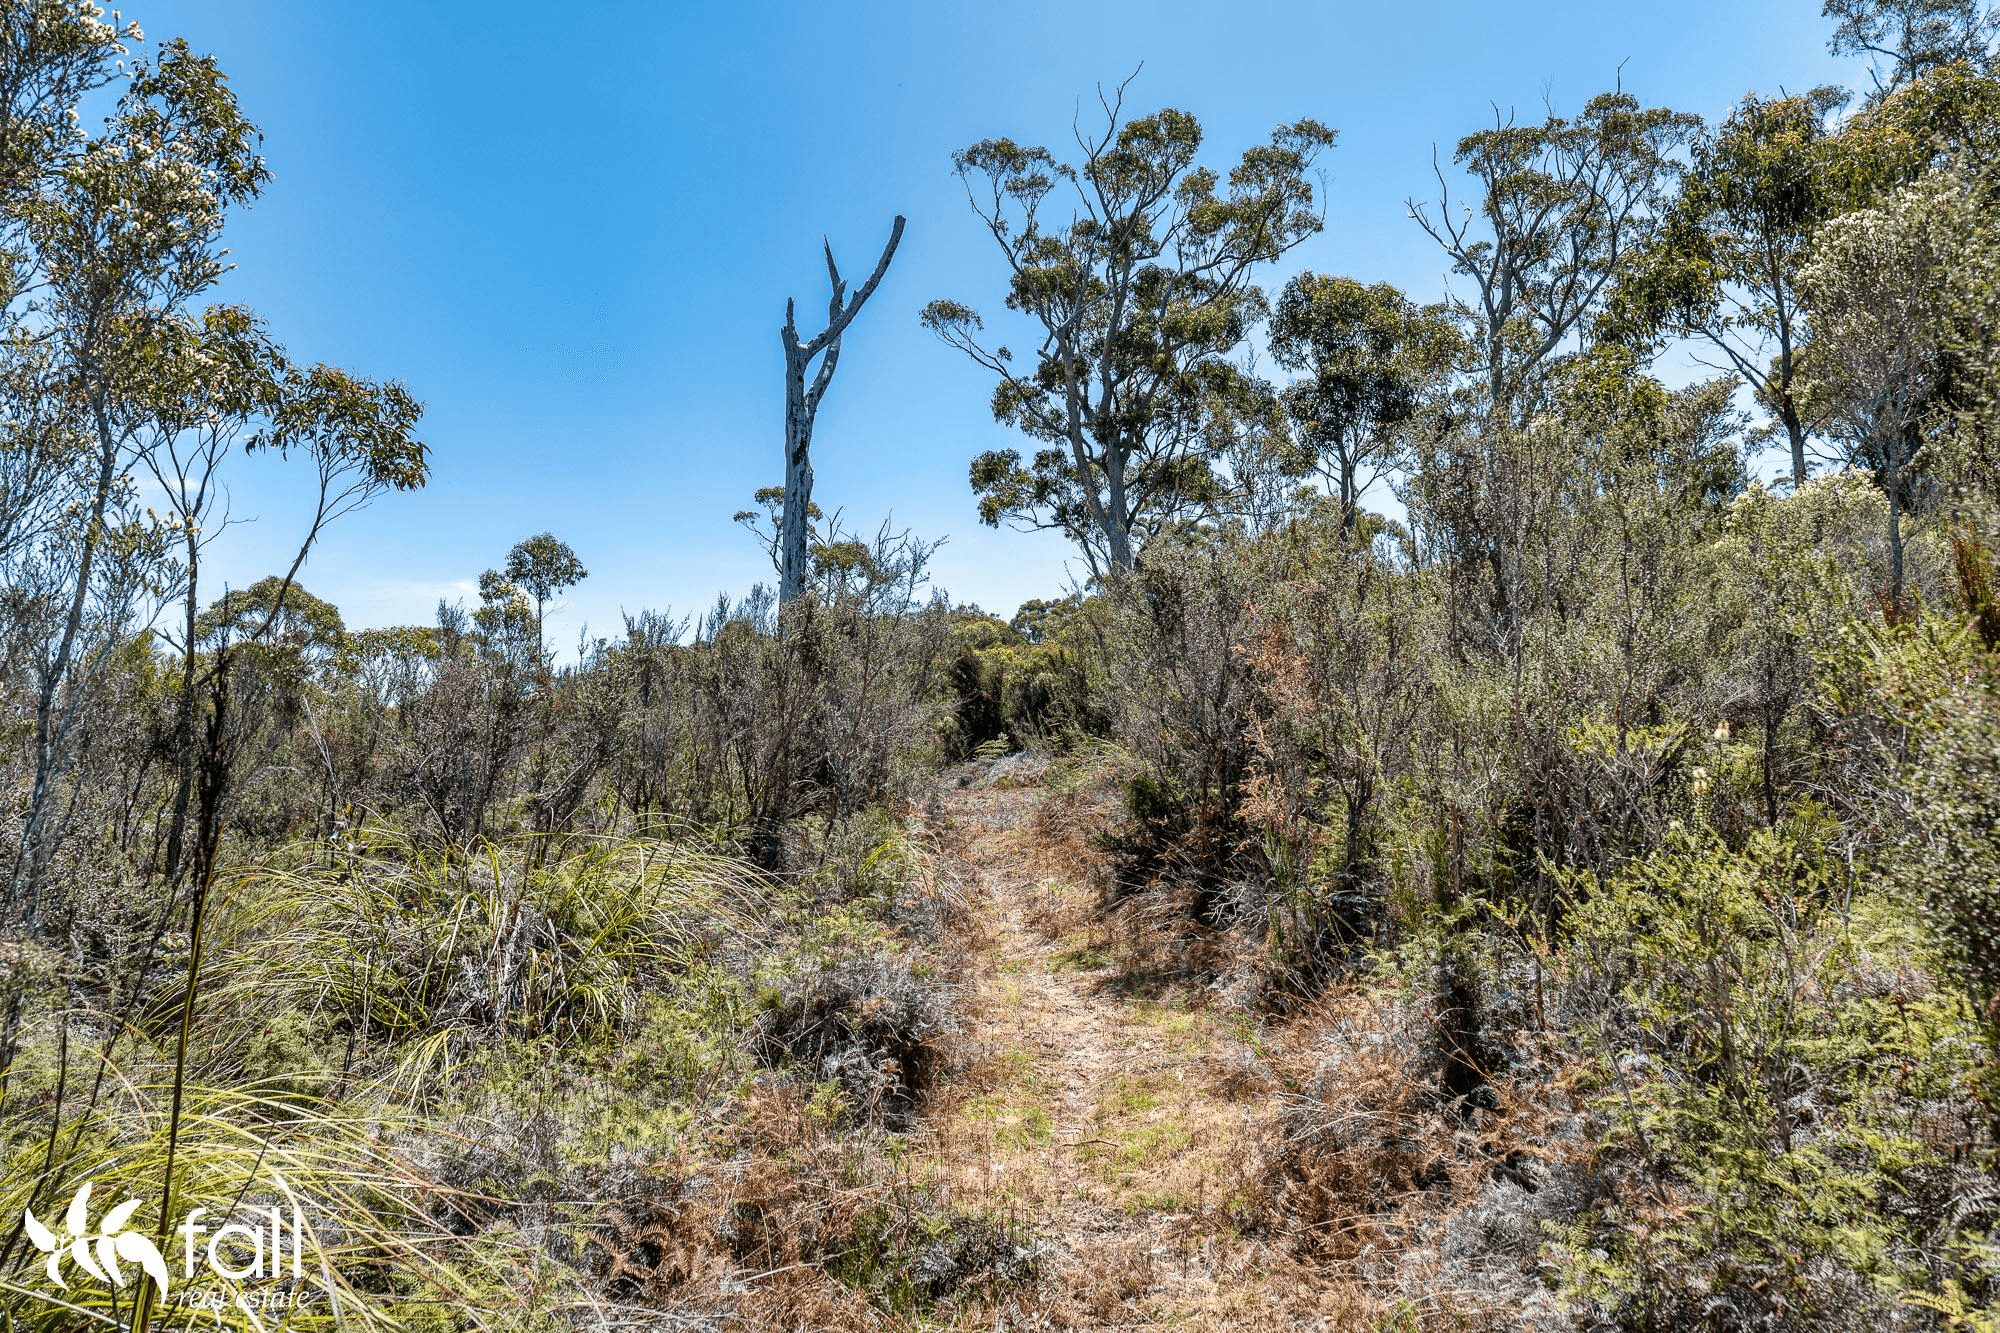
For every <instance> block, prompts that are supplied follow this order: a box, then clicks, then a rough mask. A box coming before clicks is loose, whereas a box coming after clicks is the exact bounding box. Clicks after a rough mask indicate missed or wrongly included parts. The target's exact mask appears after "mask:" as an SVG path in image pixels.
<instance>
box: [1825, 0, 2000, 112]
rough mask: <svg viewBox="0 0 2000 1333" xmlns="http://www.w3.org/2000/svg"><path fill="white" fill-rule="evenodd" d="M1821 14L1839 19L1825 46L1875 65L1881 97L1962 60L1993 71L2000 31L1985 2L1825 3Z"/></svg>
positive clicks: (1854, 0) (1853, 0) (1880, 0)
mask: <svg viewBox="0 0 2000 1333" xmlns="http://www.w3.org/2000/svg"><path fill="white" fill-rule="evenodd" d="M1820 13H1821V15H1822V16H1823V17H1826V18H1830V19H1835V20H1837V23H1836V26H1835V27H1834V30H1833V36H1832V38H1831V39H1830V40H1829V41H1828V42H1827V46H1828V48H1829V49H1830V50H1831V51H1832V52H1833V53H1834V54H1835V55H1837V56H1867V57H1869V58H1870V59H1871V60H1873V61H1874V69H1873V70H1872V71H1871V72H1872V75H1873V77H1874V80H1875V87H1876V90H1877V93H1878V95H1879V94H1880V93H1886V92H1893V91H1895V90H1896V89H1898V88H1901V87H1904V86H1906V85H1907V84H1910V83H1913V82H1915V81H1916V80H1918V79H1920V78H1922V77H1924V75H1926V74H1928V73H1930V72H1931V71H1932V70H1935V69H1938V68H1940V67H1942V66H1945V65H1950V64H1955V63H1958V62H1960V61H1963V62H1964V63H1966V64H1967V65H1970V66H1972V67H1973V68H1975V69H1980V70H1985V69H1987V68H1990V67H1991V65H1992V63H1993V39H1994V37H1995V35H1996V32H1997V31H2000V24H1996V22H1995V18H1994V13H1993V11H1992V9H1990V8H1988V7H1987V6H1986V5H1985V4H1984V3H1982V0H1826V5H1825V7H1824V8H1823V9H1822V10H1821V11H1820ZM1884 64H1886V65H1887V66H1888V77H1887V78H1886V79H1885V78H1884V77H1883V76H1882V67H1883V65H1884Z"/></svg>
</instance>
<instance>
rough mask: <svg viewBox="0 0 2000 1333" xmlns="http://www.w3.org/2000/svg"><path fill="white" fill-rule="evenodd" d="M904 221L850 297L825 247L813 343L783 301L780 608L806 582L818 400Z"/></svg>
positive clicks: (900, 220) (830, 249) (892, 254)
mask: <svg viewBox="0 0 2000 1333" xmlns="http://www.w3.org/2000/svg"><path fill="white" fill-rule="evenodd" d="M903 222H904V219H903V216H902V214H900V213H899V214H897V215H896V222H895V225H894V226H893V227H892V228H891V229H890V231H889V243H888V244H887V245H885V246H883V247H882V257H881V258H880V259H878V260H876V261H875V271H874V272H873V273H871V274H869V275H868V281H867V282H864V283H862V284H861V289H860V290H859V291H857V292H855V293H854V299H853V300H851V301H850V300H846V299H845V298H846V296H847V284H846V283H845V282H843V281H841V277H840V269H839V268H838V267H837V266H835V264H834V262H833V247H832V246H831V245H828V246H827V247H826V273H827V278H828V279H829V280H830V281H831V283H832V285H833V297H832V300H831V301H830V302H829V303H828V309H827V321H826V327H825V328H824V329H822V330H821V331H820V332H819V333H818V334H816V335H815V336H814V337H813V338H812V340H811V341H809V342H804V343H802V342H800V341H799V330H798V323H797V320H796V318H795V315H794V313H793V305H792V302H790V301H786V302H785V327H784V328H783V329H781V330H779V337H780V339H781V340H782V341H783V343H784V346H785V504H784V509H783V512H782V513H781V515H780V517H779V520H778V606H779V609H780V610H782V609H783V608H785V607H787V606H789V605H791V604H792V602H793V601H795V600H797V598H798V596H799V594H800V593H802V592H804V591H805V586H806V574H807V565H806V559H807V551H806V533H807V530H808V522H807V520H808V518H809V516H810V510H811V506H812V487H813V470H812V432H813V420H814V418H815V417H817V416H818V415H819V403H820V399H821V398H823V397H824V396H825V395H826V386H827V385H828V384H830V383H831V382H832V380H833V369H834V367H835V366H836V365H838V364H839V362H840V335H841V334H842V333H844V332H846V330H847V326H848V325H849V324H851V323H853V322H854V317H855V316H856V315H858V314H860V313H861V307H862V306H864V305H866V304H867V303H868V298H869V297H870V296H873V295H874V294H875V288H876V286H877V285H879V284H880V283H881V281H882V275H883V274H885V273H887V272H888V271H889V261H890V260H891V259H893V258H894V257H895V254H896V247H897V245H899V244H901V242H902V239H903ZM822 353H824V354H825V355H824V357H823V358H822V359H821V361H820V364H819V370H818V372H817V373H816V374H814V376H813V382H812V385H811V387H807V385H806V369H807V367H808V366H809V365H810V364H811V363H812V360H813V358H814V357H816V356H820V355H821V354H822Z"/></svg>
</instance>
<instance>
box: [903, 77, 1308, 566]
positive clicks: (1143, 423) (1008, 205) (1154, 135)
mask: <svg viewBox="0 0 2000 1333" xmlns="http://www.w3.org/2000/svg"><path fill="white" fill-rule="evenodd" d="M1128 83H1129V80H1128ZM1123 99H1124V85H1121V86H1120V87H1119V88H1118V89H1117V91H1116V93H1115V94H1114V95H1112V96H1110V97H1103V96H1100V98H1099V104H1100V106H1101V107H1102V109H1103V112H1104V125H1103V127H1102V129H1100V130H1097V131H1095V132H1093V133H1090V134H1088V135H1086V134H1085V133H1084V132H1083V131H1081V130H1080V129H1079V130H1078V132H1077V147H1078V151H1079V154H1080V157H1079V160H1078V161H1077V162H1075V163H1074V164H1072V163H1067V162H1059V161H1058V160H1057V159H1056V157H1055V156H1054V154H1052V153H1051V152H1050V151H1049V150H1048V149H1046V148H1039V147H1025V146H1022V145H1020V144H1017V143H1015V142H1014V141H1012V140H1011V139H984V140H981V141H980V142H979V143H976V144H974V145H972V146H971V147H970V148H966V149H964V150H962V151H960V152H958V153H955V154H954V155H953V157H952V162H953V165H954V167H955V168H956V170H957V173H958V175H959V177H960V179H961V180H963V181H964V183H965V186H966V195H967V198H968V200H969V201H970V202H971V205H972V209H973V212H974V213H975V214H976V215H977V216H978V217H979V220H980V221H981V222H982V223H983V224H985V226H986V229H987V231H988V232H989V233H990V234H991V236H992V237H993V240H994V242H995V244H997V245H998V246H999V249H1000V252H1001V255H1002V256H1003V258H1004V260H1005V262H1006V265H1007V271H1008V285H1007V293H1006V297H1005V303H1006V305H1007V307H1008V309H1010V310H1013V311H1015V312H1016V313H1017V314H1019V315H1020V316H1022V317H1023V319H1024V323H1025V332H1026V336H1027V338H1028V340H1029V342H1028V344H1027V350H1026V351H1025V353H1024V354H1023V355H1022V356H1021V357H1020V358H1019V359H1017V357H1016V354H1015V352H1014V351H1013V349H1012V348H1010V347H1009V346H1008V345H1006V344H1005V343H996V342H992V341H990V340H988V339H987V338H985V337H984V336H983V332H984V327H985V326H984V322H983V320H982V319H981V317H980V315H979V314H978V312H977V311H975V310H974V309H973V308H972V307H970V306H967V305H965V304H962V303H961V302H958V301H954V300H938V301H933V302H931V304H930V305H928V306H927V307H925V309H924V313H923V322H924V324H925V326H926V327H928V328H929V329H931V330H932V331H933V332H934V333H936V334H937V335H938V336H939V337H940V338H941V339H943V340H944V342H945V343H947V344H948V345H950V346H952V347H955V348H957V349H959V350H960V351H961V352H963V353H964V354H965V355H967V356H968V357H970V358H971V359H972V360H973V362H974V363H975V364H977V365H979V366H981V367H983V368H984V369H985V370H987V371H988V372H990V373H991V374H992V375H993V376H994V377H995V379H996V381H997V383H996V384H995V386H994V390H993V397H992V409H993V415H994V418H995V420H997V421H1000V422H1002V423H1003V424H1006V425H1010V426H1013V427H1016V428H1017V429H1019V430H1020V431H1022V432H1023V433H1024V434H1026V435H1027V436H1028V437H1029V438H1030V439H1032V440H1035V441H1037V442H1038V443H1039V444H1040V445H1041V446H1042V447H1041V448H1039V449H1037V450H1036V452H1035V454H1034V455H1033V457H1032V458H1031V459H1026V460H1024V459H1023V458H1022V455H1021V453H1020V451H1019V450H1015V449H998V450H992V451H989V452H987V453H984V454H981V455H980V456H979V457H977V458H975V459H974V460H973V463H972V468H971V481H972V487H973V490H974V491H975V492H976V493H977V495H978V496H979V516H980V519H981V520H982V521H983V522H985V523H987V524H989V525H991V526H994V527H998V526H999V525H1000V524H1001V523H1002V522H1008V523H1012V524H1015V525H1018V526H1021V527H1025V528H1046V529H1054V530H1056V531H1059V532H1062V533H1063V534H1064V535H1066V536H1067V537H1069V539H1070V540H1071V541H1073V542H1075V543H1076V545H1077V547H1078V548H1079V550H1081V552H1082V553H1083V556H1084V559H1085V560H1086V562H1087V563H1088V564H1089V567H1090V571H1091V573H1092V575H1093V576H1095V577H1099V578H1102V577H1104V576H1106V575H1108V574H1111V573H1114V572H1123V571H1128V570H1131V569H1132V568H1133V567H1134V563H1135V560H1136V558H1137V554H1138V550H1139V548H1140V546H1141V545H1142V544H1143V543H1144V541H1145V540H1146V538H1147V537H1149V536H1151V535H1153V534H1155V533H1157V532H1159V531H1161V530H1162V529H1163V528H1165V527H1167V526H1169V525H1171V524H1173V523H1175V522H1177V521H1180V520H1183V519H1186V518H1189V517H1192V516H1199V515H1202V514H1206V513H1210V512H1213V510H1214V509H1215V508H1216V507H1217V505H1218V504H1219V503H1220V501H1221V499H1222V497H1223V493H1224V486H1223V481H1222V478H1220V477H1219V476H1218V475H1217V471H1216V467H1215V464H1216V461H1217V459H1218V458H1220V457H1221V456H1222V454H1223V453H1224V452H1225V451H1226V450H1227V448H1228V447H1229V445H1230V444H1231V442H1233V441H1234V440H1236V439H1238V438H1240V435H1241V429H1240V428H1241V426H1242V423H1243V422H1244V421H1246V420H1249V419H1254V418H1255V417H1256V416H1257V414H1258V413H1259V412H1260V411H1262V410H1263V407H1264V405H1265V403H1266V402H1267V401H1268V397H1269V395H1268V391H1267V390H1265V389H1264V388H1263V386H1261V385H1260V384H1259V383H1258V382H1257V381H1256V379H1255V377H1254V376H1252V375H1250V374H1249V373H1248V372H1247V371H1246V370H1245V369H1244V367H1243V366H1242V365H1241V364H1240V362H1239V360H1238V359H1237V358H1238V353H1239V352H1240V350H1241V349H1242V347H1243V345H1244V341H1245V339H1246V338H1247V337H1248V335H1249V333H1250V330H1251V328H1252V327H1253V326H1254V325H1255V324H1256V323H1257V322H1258V321H1259V320H1260V319H1262V318H1263V317H1264V315H1265V313H1266V302H1265V299H1264V295H1263V292H1262V291H1261V290H1260V289H1259V288H1258V286H1257V284H1256V278H1257V275H1258V273H1259V271H1260V270H1261V269H1262V268H1264V267H1265V266H1267V265H1269V264H1270V263H1271V262H1273V261H1274V260H1276V259H1278V258H1279V257H1280V256H1281V255H1283V254H1285V253H1286V252H1287V251H1289V250H1290V249H1292V247H1294V246H1296V245H1298V244H1299V243H1300V242H1301V241H1304V240H1305V239H1306V238H1307V237H1309V236H1312V235H1313V234H1315V233H1317V232H1318V231H1319V230H1320V228H1321V225H1322V219H1321V214H1320V212H1319V210H1318V209H1317V208H1316V206H1315V203H1314V195H1313V181H1312V167H1313V162H1314V160H1315V159H1316V158H1317V156H1318V155H1319V154H1320V153H1321V152H1323V151H1324V150H1326V149H1327V148H1329V147H1330V146H1331V145H1332V144H1333V141H1334V132H1333V131H1332V130H1330V129H1328V128H1326V127H1325V126H1323V125H1321V124H1319V123H1318V122H1317V121H1312V120H1301V121H1298V122H1297V123H1295V124H1291V125H1282V126H1279V127H1278V129H1277V130H1276V131H1275V132H1274V133H1273V134H1272V136H1271V139H1270V142H1269V143H1267V144H1262V145H1259V146H1257V147H1254V148H1251V149H1249V150H1248V151H1246V152H1245V153H1243V155H1242V156H1241V158H1240V159H1239V160H1238V162H1237V163H1236V165H1235V166H1233V167H1232V168H1231V169H1230V170H1229V172H1228V175H1227V176H1226V177H1225V176H1224V175H1223V174H1222V173H1221V172H1219V171H1217V170H1216V169H1215V168H1212V167H1208V166H1203V165H1200V164H1199V161H1198V158H1199V153H1200V149H1201V143H1202V133H1201V126H1200V125H1199V124H1198V123H1197V122H1196V120H1195V118H1194V117H1193V116H1191V115H1189V114H1187V113H1186V112H1184V111H1177V110H1174V109H1172V108H1167V109H1165V110H1161V111H1159V112H1156V113H1154V114H1153V115H1150V116H1144V117H1140V118H1138V119H1135V120H1131V121H1126V122H1124V123H1120V116H1121V114H1122V107H1123ZM1065 204H1066V205H1067V210H1066V215H1065V208H1064V205H1065Z"/></svg>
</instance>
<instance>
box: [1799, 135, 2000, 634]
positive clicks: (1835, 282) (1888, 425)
mask: <svg viewBox="0 0 2000 1333" xmlns="http://www.w3.org/2000/svg"><path fill="white" fill-rule="evenodd" d="M1983 244H1984V242H1983V238H1982V237H1981V235H1980V232H1979V231H1978V229H1977V228H1976V227H1975V226H1974V224H1973V221H1972V219H1971V218H1970V217H1969V216H1968V213H1967V206H1966V198H1965V189H1964V185H1963V182H1962V181H1959V180H1957V179H1955V178H1954V177H1953V176H1952V175H1950V174H1948V173H1942V172H1941V173H1936V174H1934V175H1932V176H1930V177H1927V178H1926V179H1924V180H1922V181H1919V182H1917V183H1916V184H1914V185H1909V186H1905V187H1904V188H1902V189H1900V190H1898V191H1896V192H1895V193H1894V194H1892V195H1890V196H1889V197H1888V198H1887V199H1886V200H1885V201H1883V203H1882V204H1881V205H1880V206H1879V207H1876V208H1868V209H1857V210H1855V211H1854V212H1851V213H1848V214H1845V215H1843V216H1842V217H1839V218H1836V219H1835V220H1834V221H1832V222H1830V223H1828V224H1827V225H1826V227H1825V228H1824V229H1823V231H1822V234H1821V236H1820V239H1819V242H1818V243H1817V244H1816V245H1815V247H1814V250H1813V257H1812V260H1811V262H1809V263H1808V264H1807V265H1806V266H1805V267H1804V269H1803V270H1802V271H1801V273H1800V281H1801V286H1802V289H1803V291H1804V293H1805V297H1806V302H1807V307H1808V309H1809V310H1810V312H1811V315H1812V327H1813V338H1812V343H1811V345H1810V347H1809V349H1808V357H1809V362H1810V381H1809V383H1808V386H1807V388H1808V392H1809V393H1810V394H1812V395H1813V396H1814V397H1816V398H1818V399H1819V400H1821V401H1822V402H1823V403H1824V408H1825V411H1826V412H1827V414H1828V416H1829V417H1830V418H1831V420H1832V422H1833V427H1834V433H1835V436H1836V438H1837V439H1839V440H1840V441H1841V442H1842V444H1843V445H1844V446H1845V448H1846V452H1847V455H1848V459H1849V461H1851V462H1853V463H1855V464H1857V465H1859V466H1861V467H1864V468H1866V469H1867V470H1868V471H1869V472H1870V474H1871V475H1873V476H1874V478H1875V480H1876V482H1877V484H1879V485H1880V486H1881V488H1882V491H1883V494H1884V495H1886V496H1887V497H1888V502H1889V503H1888V510H1889V513H1888V539H1889V588H1888V596H1889V601H1890V611H1891V614H1895V613H1897V611H1898V610H1899V609H1900V605H1901V603H1902V600H1903V587H1904V582H1905V570H1904V547H1905V545H1906V542H1905V538H1904V534H1903V522H1904V518H1905V515H1906V514H1907V513H1908V512H1909V511H1910V509H1911V507H1912V505H1913V503H1914V502H1915V501H1917V500H1918V499H1919V498H1920V494H1921V490H1922V482H1923V475H1922V472H1921V470H1920V466H1919V465H1920V462H1921V460H1922V455H1923V453H1924V450H1925V447H1926V446H1927V445H1929V444H1931V443H1933V442H1934V441H1936V440H1937V439H1939V438H1940V437H1941V436H1943V435H1944V434H1946V433H1947V432H1948V431H1949V430H1950V429H1951V427H1952V426H1954V425H1955V424H1956V421H1957V411H1956V409H1957V407H1958V406H1959V405H1958V404H1957V403H1956V402H1955V401H1954V393H1953V389H1954V385H1953V378H1954V373H1955V371H1956V370H1957V369H1958V367H1957V365H1956V362H1957V360H1958V357H1959V352H1958V349H1957V347H1956V343H1957V341H1958V331H1957V330H1956V329H1955V327H1954V322H1955V319H1956V317H1957V316H1958V314H1959V312H1960V311H1961V309H1962V305H1961V302H1960V300H1959V299H1958V297H1959V294H1958V292H1957V290H1956V288H1957V286H1958V283H1959V275H1960V274H1961V273H1962V272H1963V271H1964V270H1965V269H1967V268H1968V267H1969V256H1968V250H1969V249H1970V248H1972V247H1975V246H1978V247H1982V248H1983Z"/></svg>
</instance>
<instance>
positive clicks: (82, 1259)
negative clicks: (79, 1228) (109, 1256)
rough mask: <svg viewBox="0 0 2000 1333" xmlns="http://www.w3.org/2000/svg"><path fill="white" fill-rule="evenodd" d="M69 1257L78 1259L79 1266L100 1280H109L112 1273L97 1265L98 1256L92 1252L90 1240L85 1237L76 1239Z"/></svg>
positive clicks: (70, 1249) (71, 1246) (70, 1248)
mask: <svg viewBox="0 0 2000 1333" xmlns="http://www.w3.org/2000/svg"><path fill="white" fill-rule="evenodd" d="M69 1257H70V1258H72V1259H74V1260H76V1264H77V1267H79V1268H81V1269H82V1270H83V1271H84V1272H86V1273H88V1274H90V1275H91V1276H92V1277H94V1278H96V1279H97V1280H98V1281H99V1282H109V1281H110V1280H111V1276H110V1274H108V1273H106V1272H105V1271H104V1270H103V1269H101V1268H99V1267H98V1266H97V1259H96V1256H94V1255H92V1254H91V1252H90V1240H89V1238H88V1237H84V1238H81V1239H78V1240H76V1241H74V1242H73V1243H72V1244H71V1245H70V1247H69Z"/></svg>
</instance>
